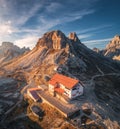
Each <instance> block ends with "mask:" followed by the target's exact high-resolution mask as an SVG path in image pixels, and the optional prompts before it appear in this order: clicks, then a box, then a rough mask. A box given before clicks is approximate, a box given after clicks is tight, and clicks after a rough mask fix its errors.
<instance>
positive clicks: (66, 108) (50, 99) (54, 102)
mask: <svg viewBox="0 0 120 129" xmlns="http://www.w3.org/2000/svg"><path fill="white" fill-rule="evenodd" d="M39 95H40V96H41V97H42V98H44V99H45V100H47V101H48V102H49V103H50V104H52V105H54V106H55V107H56V108H58V109H59V110H61V111H62V112H64V113H65V114H69V113H71V112H75V111H77V110H79V109H78V108H76V107H73V105H70V104H69V106H68V104H66V106H65V104H62V103H60V102H59V100H58V99H56V98H55V97H52V96H51V95H49V94H48V93H46V92H45V91H42V90H41V91H39Z"/></svg>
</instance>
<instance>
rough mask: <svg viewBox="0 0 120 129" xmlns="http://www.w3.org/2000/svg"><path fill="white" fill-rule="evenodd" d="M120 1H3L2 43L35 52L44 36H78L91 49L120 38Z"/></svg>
mask: <svg viewBox="0 0 120 129" xmlns="http://www.w3.org/2000/svg"><path fill="white" fill-rule="evenodd" d="M119 6H120V0H0V43H2V42H3V41H10V42H14V43H15V44H16V45H18V46H20V47H23V46H27V47H30V48H33V47H34V46H35V45H36V42H37V41H38V38H40V37H41V36H42V35H43V34H44V33H45V32H47V31H51V30H61V31H63V32H64V33H65V34H66V35H68V34H69V32H76V33H77V35H78V37H79V38H80V40H81V41H82V42H83V43H84V44H85V45H86V46H88V47H89V48H93V47H97V48H100V49H101V48H104V47H105V46H106V44H107V43H108V42H109V41H110V40H111V39H112V38H113V37H114V36H115V35H116V34H118V35H120V7H119Z"/></svg>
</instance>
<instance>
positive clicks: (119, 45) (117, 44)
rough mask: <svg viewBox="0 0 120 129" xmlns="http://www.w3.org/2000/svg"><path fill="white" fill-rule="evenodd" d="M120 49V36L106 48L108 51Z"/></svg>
mask: <svg viewBox="0 0 120 129" xmlns="http://www.w3.org/2000/svg"><path fill="white" fill-rule="evenodd" d="M113 48H114V49H120V36H119V35H116V36H115V37H114V38H113V39H112V40H111V41H110V42H109V43H108V45H107V46H106V49H113Z"/></svg>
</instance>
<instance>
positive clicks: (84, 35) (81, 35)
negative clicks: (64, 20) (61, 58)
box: [78, 34, 93, 40]
mask: <svg viewBox="0 0 120 129" xmlns="http://www.w3.org/2000/svg"><path fill="white" fill-rule="evenodd" d="M91 36H93V34H80V35H78V38H79V39H80V40H81V39H85V38H89V37H91Z"/></svg>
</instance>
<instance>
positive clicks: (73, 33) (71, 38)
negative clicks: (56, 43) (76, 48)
mask: <svg viewBox="0 0 120 129" xmlns="http://www.w3.org/2000/svg"><path fill="white" fill-rule="evenodd" d="M69 39H70V40H72V41H74V42H77V43H78V42H79V43H80V40H79V38H78V37H77V34H76V33H75V32H71V33H70V34H69Z"/></svg>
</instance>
